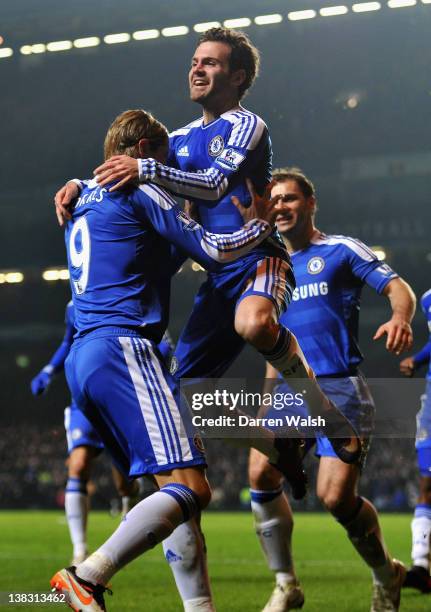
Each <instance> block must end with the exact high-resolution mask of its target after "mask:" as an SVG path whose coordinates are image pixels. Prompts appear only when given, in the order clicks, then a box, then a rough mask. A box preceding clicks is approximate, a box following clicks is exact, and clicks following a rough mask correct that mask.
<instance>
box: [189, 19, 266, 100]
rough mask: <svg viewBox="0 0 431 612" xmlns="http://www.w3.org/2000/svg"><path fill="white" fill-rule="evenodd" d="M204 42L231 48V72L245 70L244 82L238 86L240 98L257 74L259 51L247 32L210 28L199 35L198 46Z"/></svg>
mask: <svg viewBox="0 0 431 612" xmlns="http://www.w3.org/2000/svg"><path fill="white" fill-rule="evenodd" d="M205 42H221V43H225V44H226V45H229V47H230V48H231V52H230V58H229V67H230V70H231V72H235V71H236V70H244V71H245V79H244V82H243V83H242V84H241V85H240V87H239V88H238V94H239V99H240V100H241V98H243V97H244V95H245V94H246V92H247V91H248V90H249V89H250V87H251V86H252V85H253V83H254V81H255V79H256V77H257V75H258V74H259V65H260V54H259V51H258V50H257V49H256V47H255V46H254V45H253V43H252V42H251V41H250V39H249V37H248V36H247V34H245V33H244V32H241V31H240V30H230V29H229V28H210V29H209V30H207V31H206V32H204V33H203V34H202V35H201V36H200V38H199V40H198V46H199V45H201V44H202V43H205Z"/></svg>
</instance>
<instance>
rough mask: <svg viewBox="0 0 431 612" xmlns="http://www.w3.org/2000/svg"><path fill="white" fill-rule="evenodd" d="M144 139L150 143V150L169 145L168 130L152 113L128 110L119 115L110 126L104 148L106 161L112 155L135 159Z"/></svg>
mask: <svg viewBox="0 0 431 612" xmlns="http://www.w3.org/2000/svg"><path fill="white" fill-rule="evenodd" d="M142 138H146V139H148V140H149V141H150V148H151V149H152V150H155V149H157V148H158V147H160V146H161V145H163V144H165V143H167V140H168V130H167V129H166V128H165V126H164V125H163V124H162V123H160V121H157V119H156V118H155V117H153V115H152V114H151V113H148V112H147V111H144V110H142V109H136V110H127V111H125V112H124V113H121V115H118V117H116V118H115V119H114V121H113V122H112V123H111V125H110V126H109V129H108V131H107V133H106V137H105V143H104V146H103V149H104V155H105V159H109V158H110V157H112V155H129V156H130V157H135V156H136V154H137V149H136V145H137V144H138V143H139V141H140V140H141V139H142Z"/></svg>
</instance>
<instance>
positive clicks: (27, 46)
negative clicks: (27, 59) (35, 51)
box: [20, 45, 32, 55]
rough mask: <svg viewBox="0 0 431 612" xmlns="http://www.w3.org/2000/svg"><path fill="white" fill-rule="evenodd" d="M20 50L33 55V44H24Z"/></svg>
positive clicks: (24, 53)
mask: <svg viewBox="0 0 431 612" xmlns="http://www.w3.org/2000/svg"><path fill="white" fill-rule="evenodd" d="M20 52H21V53H22V54H23V55H31V54H32V50H31V45H23V46H22V47H21V48H20Z"/></svg>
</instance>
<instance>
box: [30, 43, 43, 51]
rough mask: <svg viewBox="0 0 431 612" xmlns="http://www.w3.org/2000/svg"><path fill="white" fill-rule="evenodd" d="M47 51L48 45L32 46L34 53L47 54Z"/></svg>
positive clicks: (38, 44) (37, 44)
mask: <svg viewBox="0 0 431 612" xmlns="http://www.w3.org/2000/svg"><path fill="white" fill-rule="evenodd" d="M45 51H46V45H44V44H43V43H36V44H35V45H31V52H32V53H45Z"/></svg>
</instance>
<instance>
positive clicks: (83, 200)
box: [75, 187, 106, 209]
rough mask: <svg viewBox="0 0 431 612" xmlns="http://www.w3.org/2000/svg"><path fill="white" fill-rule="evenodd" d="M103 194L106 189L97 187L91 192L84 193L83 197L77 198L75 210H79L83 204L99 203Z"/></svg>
mask: <svg viewBox="0 0 431 612" xmlns="http://www.w3.org/2000/svg"><path fill="white" fill-rule="evenodd" d="M105 193H106V189H105V188H104V187H103V188H102V189H100V187H97V188H96V189H94V190H93V191H89V192H88V193H85V194H84V195H83V196H81V197H80V198H78V201H77V202H76V204H75V209H76V208H79V207H80V206H84V205H85V204H90V202H101V201H102V200H103V196H104V195H105Z"/></svg>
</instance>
